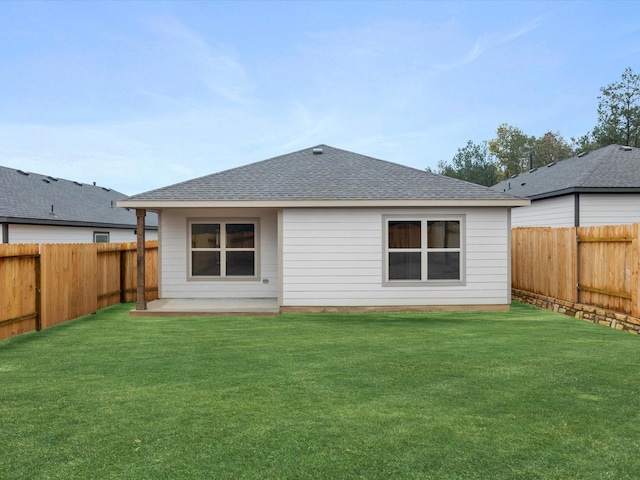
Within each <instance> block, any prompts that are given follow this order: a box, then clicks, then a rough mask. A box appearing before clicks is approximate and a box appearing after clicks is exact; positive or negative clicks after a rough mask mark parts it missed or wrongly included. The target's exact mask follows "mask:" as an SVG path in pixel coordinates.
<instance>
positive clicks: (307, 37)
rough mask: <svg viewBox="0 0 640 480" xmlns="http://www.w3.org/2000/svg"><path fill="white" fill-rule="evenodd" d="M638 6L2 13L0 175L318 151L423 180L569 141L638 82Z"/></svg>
mask: <svg viewBox="0 0 640 480" xmlns="http://www.w3.org/2000/svg"><path fill="white" fill-rule="evenodd" d="M639 59H640V3H638V2H634V1H624V2H615V1H609V2H595V1H575V2H574V1H571V2H536V1H530V2H515V1H513V2H507V1H500V2H480V1H478V2H435V1H403V2H384V1H375V2H368V1H353V2H348V1H340V2H330V1H321V2H312V1H304V2H266V1H262V2H261V1H252V2H240V1H233V2H205V1H199V2H151V1H145V2H125V1H114V2H95V1H92V2H76V1H74V2H44V3H40V2H25V1H20V2H10V1H6V0H5V1H3V2H0V165H2V166H7V167H15V168H21V169H23V170H27V171H32V172H37V173H43V174H46V175H52V176H57V177H61V178H67V179H70V180H76V181H80V182H85V183H91V182H94V181H95V182H97V184H98V185H102V186H107V187H111V188H114V189H116V190H119V191H121V192H123V193H126V194H134V193H139V192H142V191H146V190H150V189H153V188H158V187H162V186H165V185H169V184H172V183H176V182H179V181H183V180H187V179H190V178H194V177H198V176H202V175H207V174H209V173H214V172H217V171H221V170H226V169H228V168H232V167H235V166H239V165H243V164H247V163H251V162H254V161H259V160H263V159H266V158H270V157H273V156H276V155H280V154H284V153H289V152H292V151H295V150H299V149H301V148H306V147H310V146H314V145H316V144H320V143H324V144H328V145H332V146H334V147H338V148H343V149H346V150H351V151H355V152H358V153H362V154H366V155H370V156H373V157H377V158H382V159H385V160H391V161H394V162H398V163H402V164H405V165H410V166H413V167H416V168H420V169H424V168H426V167H429V166H430V167H435V166H436V165H437V162H438V160H446V161H450V160H451V158H452V157H453V155H454V154H455V153H456V152H457V150H458V148H460V147H463V146H464V145H465V144H466V142H467V141H468V140H473V141H474V142H481V141H483V140H490V139H491V138H493V137H494V135H495V130H496V127H497V126H498V125H499V124H501V123H503V122H506V123H509V124H511V125H514V126H517V127H519V128H521V129H522V130H523V131H524V132H525V133H527V134H529V135H536V136H540V135H542V134H544V133H545V132H546V131H548V130H552V131H559V132H560V133H561V134H562V135H563V136H564V137H565V138H567V139H568V138H569V137H572V136H578V135H582V134H584V133H586V132H587V131H589V130H591V128H592V127H593V126H594V125H595V123H596V108H597V97H598V95H599V93H600V87H603V86H605V85H607V84H609V83H611V82H614V81H616V80H618V79H619V78H620V76H621V74H622V72H623V70H624V69H625V68H626V67H631V68H632V69H633V70H634V72H635V73H638V72H639V71H640V65H639Z"/></svg>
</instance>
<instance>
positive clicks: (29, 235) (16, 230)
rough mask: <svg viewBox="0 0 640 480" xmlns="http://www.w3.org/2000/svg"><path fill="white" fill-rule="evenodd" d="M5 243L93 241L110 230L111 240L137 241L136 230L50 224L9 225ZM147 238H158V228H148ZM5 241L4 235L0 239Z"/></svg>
mask: <svg viewBox="0 0 640 480" xmlns="http://www.w3.org/2000/svg"><path fill="white" fill-rule="evenodd" d="M6 230H8V234H9V238H8V242H5V243H91V242H93V233H94V232H108V233H109V241H110V242H135V241H136V235H135V233H134V232H135V230H134V229H133V228H131V229H120V228H100V227H96V228H91V227H56V226H50V225H23V224H10V225H8V228H7V229H6ZM145 237H146V240H157V239H158V232H157V230H147V232H146V234H145ZM0 241H1V242H4V241H5V239H4V237H3V238H2V239H1V240H0Z"/></svg>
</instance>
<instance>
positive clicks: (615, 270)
mask: <svg viewBox="0 0 640 480" xmlns="http://www.w3.org/2000/svg"><path fill="white" fill-rule="evenodd" d="M511 245H512V248H511V265H512V276H511V278H512V287H513V288H515V289H518V290H523V291H526V292H532V293H536V294H540V295H545V296H549V297H554V298H557V299H561V300H566V301H568V302H572V303H580V304H585V305H594V306H597V307H601V308H605V309H609V310H613V311H616V312H621V313H625V314H627V315H632V316H634V317H640V304H639V302H640V279H639V267H640V224H631V225H605V226H595V227H577V228H576V227H571V228H548V227H526V228H515V229H513V230H512V244H511Z"/></svg>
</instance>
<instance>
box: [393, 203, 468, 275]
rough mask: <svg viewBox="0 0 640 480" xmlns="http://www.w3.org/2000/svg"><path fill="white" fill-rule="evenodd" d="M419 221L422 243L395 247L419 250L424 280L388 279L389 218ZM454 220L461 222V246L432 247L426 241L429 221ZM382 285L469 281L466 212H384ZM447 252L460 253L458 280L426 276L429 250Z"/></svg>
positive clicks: (404, 249)
mask: <svg viewBox="0 0 640 480" xmlns="http://www.w3.org/2000/svg"><path fill="white" fill-rule="evenodd" d="M390 221H391V222H417V221H420V222H421V223H420V228H421V235H420V237H421V246H420V248H419V249H418V248H394V249H393V252H399V253H400V252H420V253H422V255H421V258H420V260H421V265H420V271H421V272H420V273H421V275H422V279H421V280H389V251H390V249H389V222H390ZM430 221H435V222H442V221H452V222H460V247H459V248H429V247H428V245H427V222H430ZM382 222H383V226H382V251H383V257H382V286H383V287H415V286H464V285H466V270H467V268H466V257H467V255H466V250H467V249H466V244H467V242H466V238H467V226H466V215H425V214H416V215H401V216H400V215H383V216H382ZM429 252H434V253H437V252H445V253H453V252H459V253H460V278H459V279H455V280H427V275H428V273H427V272H428V253H429Z"/></svg>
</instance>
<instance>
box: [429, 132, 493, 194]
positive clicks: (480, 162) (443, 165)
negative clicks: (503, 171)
mask: <svg viewBox="0 0 640 480" xmlns="http://www.w3.org/2000/svg"><path fill="white" fill-rule="evenodd" d="M438 173H439V174H440V175H446V176H447V177H451V178H458V179H460V180H466V181H467V182H473V183H477V184H479V185H485V186H487V187H490V186H491V185H495V184H496V183H498V176H497V171H496V164H495V162H494V161H493V159H492V157H491V154H490V153H489V146H488V144H487V142H482V143H481V144H475V143H473V142H472V141H471V140H469V141H468V142H467V145H466V146H464V147H462V148H459V149H458V152H457V153H456V154H455V155H454V156H453V159H452V160H451V163H450V164H449V163H447V162H445V161H443V160H440V161H439V162H438Z"/></svg>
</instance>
